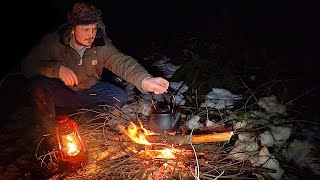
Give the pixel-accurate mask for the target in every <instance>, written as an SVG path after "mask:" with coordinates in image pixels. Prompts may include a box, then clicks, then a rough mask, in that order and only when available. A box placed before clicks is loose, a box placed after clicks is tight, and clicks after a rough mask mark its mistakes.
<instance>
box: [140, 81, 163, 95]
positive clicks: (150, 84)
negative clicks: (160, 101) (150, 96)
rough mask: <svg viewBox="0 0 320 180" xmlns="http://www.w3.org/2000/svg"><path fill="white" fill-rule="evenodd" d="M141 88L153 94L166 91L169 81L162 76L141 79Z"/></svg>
mask: <svg viewBox="0 0 320 180" xmlns="http://www.w3.org/2000/svg"><path fill="white" fill-rule="evenodd" d="M142 87H143V89H145V90H147V91H149V92H153V93H155V94H163V93H166V92H167V90H168V88H169V82H168V81H167V80H166V79H164V78H162V77H153V78H146V79H144V80H143V81H142Z"/></svg>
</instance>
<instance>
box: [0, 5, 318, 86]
mask: <svg viewBox="0 0 320 180" xmlns="http://www.w3.org/2000/svg"><path fill="white" fill-rule="evenodd" d="M72 2H74V1H66V0H48V1H34V0H29V1H21V2H19V3H17V2H13V1H12V2H8V5H7V6H6V7H3V8H6V10H7V11H8V12H6V13H5V12H1V13H2V15H1V16H2V17H4V18H3V21H2V30H4V32H5V33H3V34H2V37H3V38H4V40H5V43H3V45H4V46H5V49H3V50H2V53H3V54H6V56H8V57H6V58H4V59H2V62H3V63H4V62H6V63H8V64H7V65H4V64H2V65H1V75H2V76H4V75H5V74H7V73H10V72H12V71H16V68H17V67H18V66H17V64H18V63H19V62H20V60H21V58H22V57H23V56H24V55H25V54H26V53H27V52H28V50H29V49H30V48H31V47H32V46H33V45H34V44H35V43H36V42H37V41H38V40H39V39H40V38H41V37H42V36H43V35H44V33H46V32H48V31H52V30H55V29H56V28H57V27H58V26H59V25H60V24H61V23H63V22H64V21H65V15H66V10H67V8H68V7H69V5H70V4H71V3H72ZM94 2H95V3H96V5H97V7H98V8H99V9H101V10H102V12H103V21H104V22H105V24H106V27H107V33H108V35H109V37H110V38H111V39H112V40H113V42H114V44H115V45H116V46H117V47H118V48H119V49H120V50H122V51H123V52H125V53H127V54H129V55H132V56H134V57H136V56H138V55H137V49H143V48H149V47H150V46H151V44H152V42H156V41H158V40H162V41H164V42H165V44H164V46H168V47H169V46H170V43H171V41H173V40H174V39H175V38H176V34H177V33H186V32H198V33H202V34H205V35H208V36H210V37H218V36H222V37H223V43H224V45H225V46H227V47H228V48H229V49H230V54H233V57H234V58H237V57H239V59H240V56H241V57H242V56H243V53H241V52H242V51H244V50H246V51H248V52H249V58H250V63H251V64H252V65H255V64H259V63H260V65H261V62H259V61H260V59H259V56H258V55H257V54H259V52H260V51H261V50H267V52H268V53H269V55H270V56H271V57H273V61H274V63H275V64H279V67H281V69H282V71H283V72H284V73H289V74H291V75H295V76H298V77H301V78H305V79H306V82H307V86H314V85H315V86H316V85H317V84H319V83H318V82H319V80H318V79H319V78H318V77H319V70H318V68H319V67H320V66H319V53H320V51H319V42H320V41H319V40H320V35H319V33H320V20H319V19H320V15H319V14H320V11H319V7H320V6H319V5H318V3H315V2H316V1H312V2H311V1H310V2H307V1H281V2H274V1H251V2H249V1H241V2H240V1H226V0H224V1H223V0H220V1H199V0H198V1H188V2H170V1H157V2H151V1H120V0H119V1H116V0H114V1H110V0H107V1H106V0H100V1H98V0H96V1H94ZM4 52H6V53H4ZM262 64H263V63H262ZM285 78H286V77H285Z"/></svg>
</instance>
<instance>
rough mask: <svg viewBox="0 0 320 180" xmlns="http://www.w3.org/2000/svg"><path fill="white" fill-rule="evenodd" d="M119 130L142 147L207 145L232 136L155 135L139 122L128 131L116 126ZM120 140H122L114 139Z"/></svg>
mask: <svg viewBox="0 0 320 180" xmlns="http://www.w3.org/2000/svg"><path fill="white" fill-rule="evenodd" d="M118 128H119V130H120V131H121V132H122V134H123V135H127V136H128V137H130V138H131V139H132V140H133V141H134V142H136V143H138V144H144V145H152V144H157V143H163V144H179V145H182V144H190V138H191V142H192V143H194V144H198V143H208V142H219V141H229V140H230V138H231V136H232V135H233V132H232V131H228V132H221V133H214V134H202V135H192V136H191V137H190V135H167V134H157V133H154V132H152V131H149V130H147V129H145V128H144V127H143V126H142V123H141V122H140V121H139V126H136V125H135V124H133V123H132V122H131V123H130V125H129V127H128V129H126V128H125V127H123V126H122V125H119V126H118ZM115 139H122V138H119V137H117V138H115Z"/></svg>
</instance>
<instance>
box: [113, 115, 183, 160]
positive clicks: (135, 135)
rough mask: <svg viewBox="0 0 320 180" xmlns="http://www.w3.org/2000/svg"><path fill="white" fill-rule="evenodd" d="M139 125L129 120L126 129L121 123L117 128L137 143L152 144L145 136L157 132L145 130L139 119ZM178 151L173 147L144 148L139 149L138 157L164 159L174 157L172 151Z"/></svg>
mask: <svg viewBox="0 0 320 180" xmlns="http://www.w3.org/2000/svg"><path fill="white" fill-rule="evenodd" d="M138 123H139V126H136V125H135V124H134V123H133V122H130V124H129V126H128V129H126V128H125V127H124V126H122V125H118V128H119V129H120V131H121V132H122V133H123V134H126V135H127V136H129V137H130V138H131V139H132V140H133V141H134V142H135V143H137V144H143V145H152V144H153V143H150V142H149V141H148V140H147V139H146V136H149V135H155V134H157V133H154V132H152V131H150V130H147V129H145V128H144V127H143V125H142V123H141V121H140V120H139V121H138ZM175 151H178V150H175V149H174V148H172V149H169V148H166V149H163V150H145V151H141V152H140V153H139V154H140V157H144V158H166V159H174V158H176V156H175V155H174V152H175Z"/></svg>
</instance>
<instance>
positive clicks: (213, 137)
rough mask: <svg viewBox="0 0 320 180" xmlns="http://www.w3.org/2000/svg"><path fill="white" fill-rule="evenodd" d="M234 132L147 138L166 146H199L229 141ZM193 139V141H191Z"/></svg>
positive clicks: (151, 141)
mask: <svg viewBox="0 0 320 180" xmlns="http://www.w3.org/2000/svg"><path fill="white" fill-rule="evenodd" d="M232 135H233V132H223V133H214V134H200V135H192V136H190V135H163V134H157V135H148V136H145V138H146V140H147V141H148V142H150V143H165V144H179V145H183V144H190V142H192V143H193V144H199V143H210V142H220V141H229V140H230V138H231V136H232ZM190 138H191V141H190Z"/></svg>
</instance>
